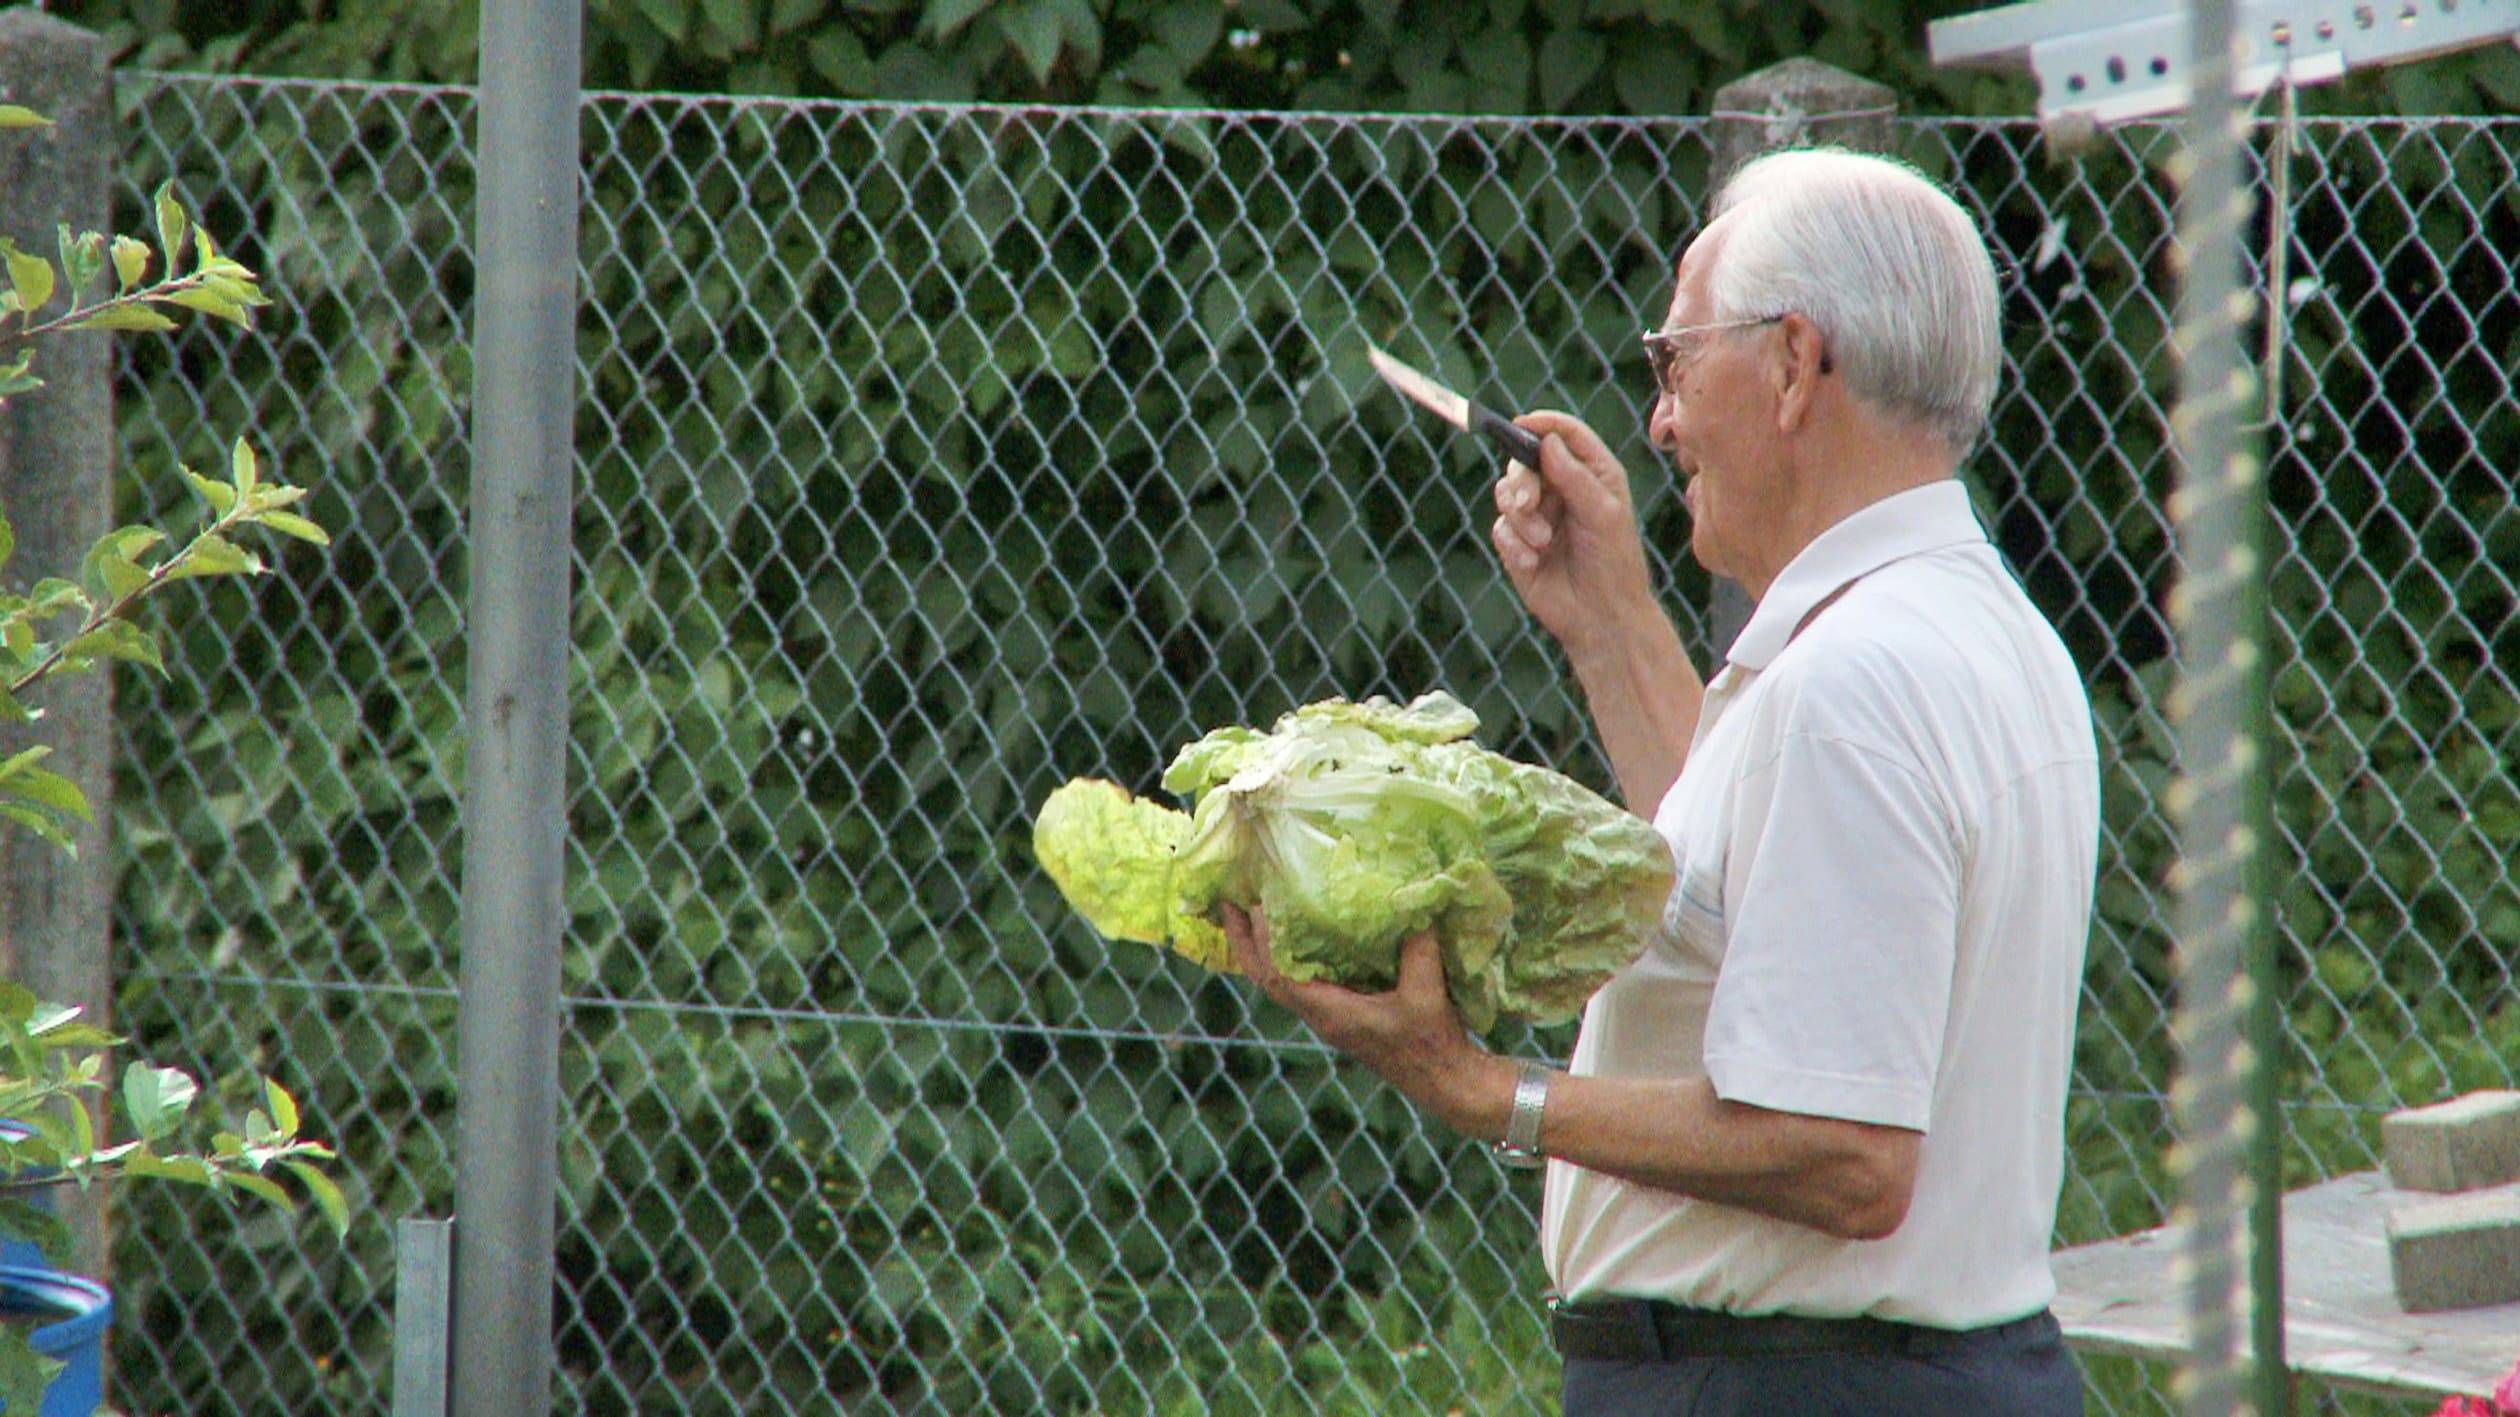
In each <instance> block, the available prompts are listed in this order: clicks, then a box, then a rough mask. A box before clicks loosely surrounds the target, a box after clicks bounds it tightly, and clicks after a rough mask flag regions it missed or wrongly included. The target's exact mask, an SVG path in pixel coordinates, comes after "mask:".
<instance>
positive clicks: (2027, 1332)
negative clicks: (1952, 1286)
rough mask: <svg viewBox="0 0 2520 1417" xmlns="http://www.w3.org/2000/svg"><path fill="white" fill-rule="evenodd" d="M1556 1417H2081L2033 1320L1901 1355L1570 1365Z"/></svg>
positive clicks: (2051, 1340)
mask: <svg viewBox="0 0 2520 1417" xmlns="http://www.w3.org/2000/svg"><path fill="white" fill-rule="evenodd" d="M1562 1394H1563V1396H1564V1399H1565V1404H1566V1417H1770V1414H1774V1417H1837V1414H1845V1417H2080V1414H2081V1412H2082V1410H2083V1407H2082V1375H2081V1373H2080V1372H2079V1371H2077V1370H2076V1368H2075V1367H2074V1360H2073V1357H2072V1355H2071V1354H2069V1353H2068V1352H2066V1349H2065V1340H2064V1337H2063V1335H2062V1334H2060V1333H2059V1332H2058V1331H2057V1327H2056V1320H2055V1319H2053V1318H2051V1317H2049V1316H2048V1315H2046V1314H2044V1313H2042V1314H2038V1315H2035V1316H2033V1317H2032V1318H2028V1319H2023V1320H2020V1321H2018V1322H2016V1323H2010V1324H2003V1325H2000V1326H1998V1327H1995V1328H1988V1329H1980V1330H1977V1331H1975V1332H1972V1333H1964V1334H1944V1333H1936V1334H1933V1335H1932V1341H1930V1342H1926V1343H1919V1344H1915V1345H1911V1346H1909V1348H1908V1351H1876V1350H1874V1349H1871V1348H1864V1349H1857V1350H1852V1351H1824V1352H1782V1353H1772V1352H1762V1353H1725V1354H1685V1355H1680V1356H1673V1357H1665V1358H1643V1359H1619V1358H1608V1359H1605V1358H1569V1359H1568V1360H1567V1363H1566V1381H1565V1386H1564V1387H1563V1389H1562Z"/></svg>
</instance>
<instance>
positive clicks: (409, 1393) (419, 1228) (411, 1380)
mask: <svg viewBox="0 0 2520 1417" xmlns="http://www.w3.org/2000/svg"><path fill="white" fill-rule="evenodd" d="M454 1229H455V1222H454V1221H452V1220H431V1219H429V1218H428V1217H427V1216H421V1215H407V1216H404V1217H403V1218H402V1220H401V1221H400V1222H398V1223H397V1224H396V1225H395V1227H394V1417H446V1377H447V1372H446V1369H447V1363H446V1337H447V1324H448V1314H447V1297H448V1293H447V1291H448V1288H449V1285H448V1283H447V1281H448V1279H449V1278H450V1276H449V1275H448V1273H447V1271H448V1270H450V1269H451V1268H453V1260H452V1246H453V1239H454V1237H453V1231H454Z"/></svg>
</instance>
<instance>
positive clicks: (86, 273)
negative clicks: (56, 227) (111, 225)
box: [58, 222, 105, 305]
mask: <svg viewBox="0 0 2520 1417" xmlns="http://www.w3.org/2000/svg"><path fill="white" fill-rule="evenodd" d="M59 240H60V245H59V248H58V249H59V251H60V253H61V273H62V277H63V278H64V279H65V280H67V281H69V283H70V299H71V303H72V304H74V305H75V304H77V303H78V293H79V292H80V291H82V290H85V289H87V288H88V287H89V286H91V285H94V284H95V283H96V277H97V276H98V275H99V274H100V273H102V272H103V271H104V269H105V238H104V237H103V236H100V235H98V234H97V233H96V232H93V231H90V232H86V233H84V234H80V235H73V234H72V233H71V230H70V227H69V225H68V223H66V222H65V223H62V224H61V226H60V238H59Z"/></svg>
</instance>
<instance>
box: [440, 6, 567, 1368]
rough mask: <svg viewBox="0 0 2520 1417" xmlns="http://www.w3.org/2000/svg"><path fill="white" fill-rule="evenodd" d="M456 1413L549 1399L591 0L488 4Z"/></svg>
mask: <svg viewBox="0 0 2520 1417" xmlns="http://www.w3.org/2000/svg"><path fill="white" fill-rule="evenodd" d="M481 31H482V43H481V108H480V123H481V147H480V164H479V169H478V171H479V174H480V177H479V184H480V185H479V188H478V191H479V196H478V199H477V202H478V205H477V207H476V214H475V227H476V235H475V250H476V252H477V253H478V258H477V271H478V274H477V278H476V282H475V286H474V297H473V298H474V314H473V328H474V338H473V350H474V363H473V448H474V461H473V480H472V497H471V526H470V538H469V540H470V550H471V565H472V584H471V594H470V602H469V610H468V627H469V633H470V644H469V649H468V655H469V662H468V666H467V673H468V676H469V685H468V695H467V704H466V713H467V717H466V724H465V793H464V813H463V826H464V883H463V884H464V906H463V940H464V955H463V968H462V974H461V978H460V980H459V983H460V984H461V986H462V989H463V1003H462V1007H461V1010H460V1012H459V1015H458V1019H459V1023H458V1034H459V1039H460V1049H459V1058H458V1067H459V1069H460V1075H459V1080H458V1086H459V1089H460V1091H459V1098H460V1102H459V1107H458V1116H457V1128H456V1145H457V1152H456V1184H455V1211H456V1218H457V1219H458V1220H459V1221H461V1222H462V1223H461V1225H460V1226H459V1228H458V1230H457V1233H456V1236H455V1301H456V1311H455V1330H454V1351H453V1360H454V1362H453V1395H454V1410H455V1412H456V1413H457V1414H459V1417H518V1414H522V1413H538V1412H548V1411H550V1410H551V1369H552V1306H551V1294H552V1233H553V1208H554V1204H555V1200H556V1194H557V1153H556V1150H555V1145H556V1136H555V1129H556V1121H557V1116H558V1112H559V1096H560V1080H559V1030H560V1002H559V1000H560V945H561V935H562V932H563V930H564V929H565V928H566V917H565V916H564V914H563V908H562V902H561V884H562V870H563V851H564V849H565V845H566V842H565V835H564V826H565V823H564V819H563V809H562V805H561V804H562V800H563V799H562V782H563V765H564V763H565V754H566V751H567V730H568V714H567V699H566V691H567V666H568V651H569V510H570V508H569V502H570V489H571V477H572V469H571V460H570V446H571V442H570V440H571V427H572V422H573V419H574V416H575V409H576V402H577V378H576V368H577V360H576V336H575V330H576V320H577V264H578V263H577V211H578V52H579V50H578V46H579V14H578V6H577V5H576V4H574V3H570V0H483V4H482V7H481Z"/></svg>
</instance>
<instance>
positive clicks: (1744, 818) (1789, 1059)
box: [1705, 713, 1962, 1131]
mask: <svg viewBox="0 0 2520 1417" xmlns="http://www.w3.org/2000/svg"><path fill="white" fill-rule="evenodd" d="M1793 717H1794V718H1795V719H1797V720H1801V721H1798V722H1791V723H1789V724H1788V726H1787V728H1786V730H1785V731H1784V732H1783V734H1782V735H1781V737H1780V738H1779V740H1778V748H1777V751H1776V752H1775V753H1774V754H1773V756H1771V757H1769V758H1768V759H1767V760H1766V761H1764V762H1761V763H1756V764H1752V765H1750V766H1749V768H1748V769H1747V771H1745V772H1744V773H1743V774H1742V776H1741V778H1740V779H1739V782H1738V784H1737V789H1738V791H1737V796H1736V797H1735V801H1734V809H1733V813H1732V822H1731V828H1732V835H1731V840H1730V842H1729V849H1728V853H1727V854H1728V860H1727V864H1726V871H1725V875H1726V881H1725V894H1726V896H1727V897H1728V899H1727V901H1726V903H1725V904H1726V909H1727V917H1728V918H1727V920H1726V926H1727V929H1726V939H1725V944H1724V954H1723V963H1722V966H1721V968H1720V970H1719V971H1718V973H1717V976H1716V981H1715V991H1714V999H1713V1001H1712V1004H1711V1006H1710V1013H1709V1015H1708V1019H1707V1029H1706V1053H1705V1058H1706V1071H1707V1076H1708V1078H1709V1080H1710V1081H1712V1082H1713V1084H1714V1086H1715V1091H1716V1094H1717V1095H1718V1096H1720V1097H1723V1098H1725V1099H1726V1100H1728V1101H1736V1102H1746V1103H1749V1104H1752V1105H1754V1106H1759V1107H1766V1108H1770V1109H1772V1110H1776V1111H1784V1112H1797V1113H1803V1114H1806V1115H1811V1116H1820V1117H1834V1118H1841V1119H1844V1120H1847V1121H1855V1122H1873V1123H1879V1124H1881V1125H1885V1126H1894V1127H1905V1128H1909V1129H1912V1130H1915V1131H1923V1130H1925V1126H1926V1119H1927V1117H1928V1115H1929V1113H1930V1112H1931V1108H1932V1101H1933V1093H1934V1077H1935V1072H1936V1069H1937V1066H1938V1065H1939V1063H1940V1060H1941V1056H1942V1044H1943V1027H1944V1023H1945V1020H1946V1018H1947V1016H1948V1014H1949V1011H1950V1004H1951V988H1952V977H1953V969H1954V964H1955V955H1956V952H1957V949H1958V937H1959V910H1960V884H1961V882H1960V876H1961V865H1960V852H1961V841H1962V831H1961V828H1960V824H1959V822H1958V821H1957V819H1956V814H1955V812H1954V810H1953V809H1952V807H1951V806H1950V805H1949V800H1948V797H1947V794H1945V793H1943V792H1941V791H1939V790H1937V788H1936V787H1935V785H1934V783H1933V782H1932V780H1931V779H1930V777H1929V776H1928V773H1927V771H1926V770H1925V767H1924V764H1923V761H1922V759H1921V756H1920V755H1919V754H1918V753H1917V752H1916V751H1915V750H1914V749H1913V748H1912V747H1910V746H1908V745H1906V744H1903V743H1901V742H1900V741H1899V735H1898V734H1896V733H1895V732H1893V731H1886V730H1884V729H1883V728H1882V727H1881V726H1880V725H1881V723H1882V720H1881V719H1880V718H1879V717H1877V716H1867V715H1863V714H1855V715H1847V714H1841V713H1824V714H1819V715H1800V714H1797V715H1794V716H1793ZM1814 719H1817V720H1820V721H1812V720H1814Z"/></svg>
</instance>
